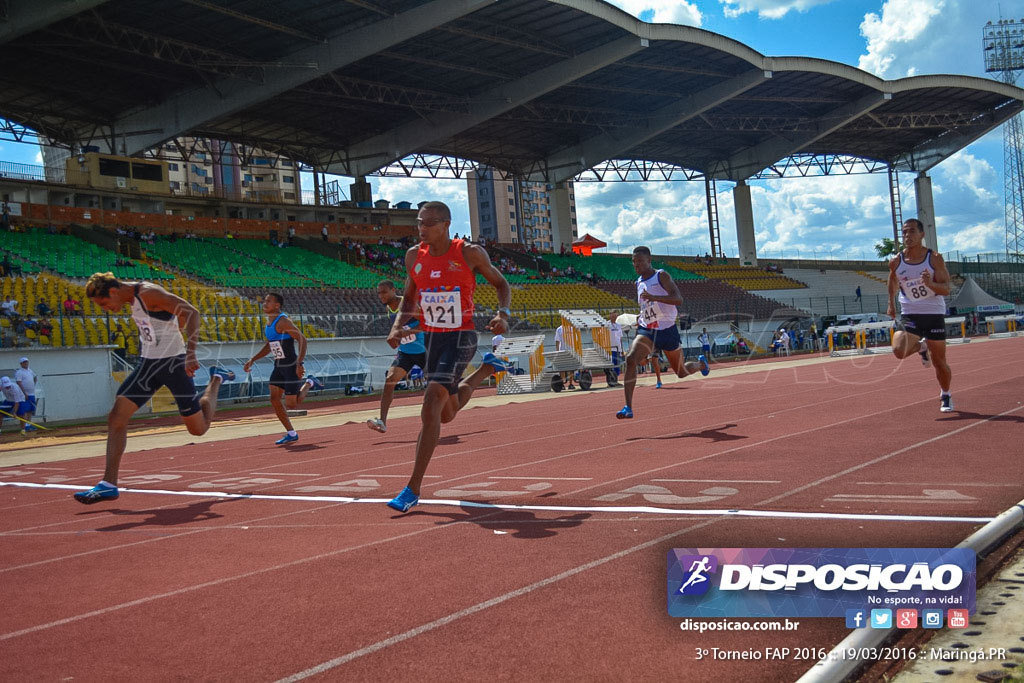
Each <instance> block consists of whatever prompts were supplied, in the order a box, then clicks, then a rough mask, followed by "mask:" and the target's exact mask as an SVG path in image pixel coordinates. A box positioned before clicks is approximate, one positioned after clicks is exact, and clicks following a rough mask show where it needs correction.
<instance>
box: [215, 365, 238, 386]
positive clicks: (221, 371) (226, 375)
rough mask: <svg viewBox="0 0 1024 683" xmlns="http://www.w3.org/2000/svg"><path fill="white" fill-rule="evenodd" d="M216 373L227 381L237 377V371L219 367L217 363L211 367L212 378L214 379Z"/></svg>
mask: <svg viewBox="0 0 1024 683" xmlns="http://www.w3.org/2000/svg"><path fill="white" fill-rule="evenodd" d="M214 375H216V376H217V377H220V378H221V379H222V380H223V381H225V382H231V381H232V380H234V379H235V373H233V372H231V371H230V370H225V369H224V368H218V367H217V366H216V365H214V366H212V367H211V368H210V379H213V377H214Z"/></svg>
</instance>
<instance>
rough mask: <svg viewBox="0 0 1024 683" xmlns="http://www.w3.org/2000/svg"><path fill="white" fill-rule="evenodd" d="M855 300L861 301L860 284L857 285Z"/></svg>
mask: <svg viewBox="0 0 1024 683" xmlns="http://www.w3.org/2000/svg"><path fill="white" fill-rule="evenodd" d="M854 301H860V285H857V298H856V299H854Z"/></svg>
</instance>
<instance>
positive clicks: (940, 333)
mask: <svg viewBox="0 0 1024 683" xmlns="http://www.w3.org/2000/svg"><path fill="white" fill-rule="evenodd" d="M896 329H898V330H903V331H904V332H909V333H910V334H916V335H917V336H918V337H924V338H925V339H931V340H932V341H942V340H944V339H945V338H946V316H944V315H914V314H908V315H901V316H900V317H899V320H897V321H896Z"/></svg>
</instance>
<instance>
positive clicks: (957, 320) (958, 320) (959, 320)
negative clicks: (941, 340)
mask: <svg viewBox="0 0 1024 683" xmlns="http://www.w3.org/2000/svg"><path fill="white" fill-rule="evenodd" d="M951 325H960V336H959V337H952V338H949V337H947V338H946V343H947V344H967V343H969V342H970V341H971V338H970V337H968V336H967V318H966V317H964V316H962V315H960V316H955V317H952V318H946V327H950V326H951Z"/></svg>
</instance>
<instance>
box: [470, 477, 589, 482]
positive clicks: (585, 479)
mask: <svg viewBox="0 0 1024 683" xmlns="http://www.w3.org/2000/svg"><path fill="white" fill-rule="evenodd" d="M487 478H488V479H524V480H528V481H591V480H592V477H487Z"/></svg>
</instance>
